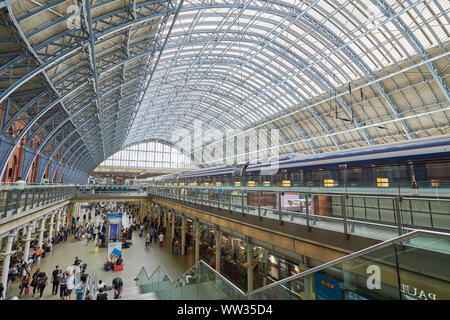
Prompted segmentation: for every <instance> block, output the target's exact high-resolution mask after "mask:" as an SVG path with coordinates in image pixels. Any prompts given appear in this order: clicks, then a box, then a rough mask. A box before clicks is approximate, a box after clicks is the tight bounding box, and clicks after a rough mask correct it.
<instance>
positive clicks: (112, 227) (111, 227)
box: [109, 224, 119, 240]
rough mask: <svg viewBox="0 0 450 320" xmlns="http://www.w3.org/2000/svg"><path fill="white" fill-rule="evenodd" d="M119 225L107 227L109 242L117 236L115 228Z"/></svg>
mask: <svg viewBox="0 0 450 320" xmlns="http://www.w3.org/2000/svg"><path fill="white" fill-rule="evenodd" d="M118 226H119V225H118V224H112V225H110V227H109V240H112V239H113V238H114V236H115V235H117V227H118Z"/></svg>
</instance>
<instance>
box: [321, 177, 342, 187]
mask: <svg viewBox="0 0 450 320" xmlns="http://www.w3.org/2000/svg"><path fill="white" fill-rule="evenodd" d="M338 185H339V183H338V181H335V180H333V179H325V180H323V186H324V187H337V186H338Z"/></svg>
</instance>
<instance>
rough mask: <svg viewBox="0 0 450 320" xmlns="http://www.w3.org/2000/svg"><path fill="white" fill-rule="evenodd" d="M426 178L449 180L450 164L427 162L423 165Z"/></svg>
mask: <svg viewBox="0 0 450 320" xmlns="http://www.w3.org/2000/svg"><path fill="white" fill-rule="evenodd" d="M425 167H426V175H427V178H428V179H429V180H430V181H431V180H441V181H447V182H448V181H450V165H449V164H447V163H436V162H435V163H433V162H431V163H430V162H429V163H427V164H426V165H425Z"/></svg>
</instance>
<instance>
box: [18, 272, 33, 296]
mask: <svg viewBox="0 0 450 320" xmlns="http://www.w3.org/2000/svg"><path fill="white" fill-rule="evenodd" d="M30 278H31V277H30V274H29V273H28V272H26V274H25V275H24V276H23V277H22V280H21V281H20V286H19V288H20V292H19V298H20V297H21V296H22V292H23V289H25V294H28V286H29V284H30Z"/></svg>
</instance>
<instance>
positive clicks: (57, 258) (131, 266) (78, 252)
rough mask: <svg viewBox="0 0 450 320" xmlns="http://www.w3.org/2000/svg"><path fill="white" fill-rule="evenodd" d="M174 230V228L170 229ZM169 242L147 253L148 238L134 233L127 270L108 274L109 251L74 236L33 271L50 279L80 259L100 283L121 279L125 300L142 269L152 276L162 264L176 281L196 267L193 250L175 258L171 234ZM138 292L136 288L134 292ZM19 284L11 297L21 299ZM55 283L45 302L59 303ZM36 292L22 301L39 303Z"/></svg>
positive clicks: (126, 252) (126, 254)
mask: <svg viewBox="0 0 450 320" xmlns="http://www.w3.org/2000/svg"><path fill="white" fill-rule="evenodd" d="M123 224H124V226H128V218H125V217H124V218H123ZM168 229H169V230H170V228H168ZM167 238H168V240H166V241H165V243H164V245H163V247H162V248H160V247H159V244H158V245H156V244H155V243H153V244H152V246H151V248H150V249H145V247H144V242H145V238H144V237H142V238H139V234H138V232H134V233H133V238H132V240H131V241H132V243H133V245H132V246H131V247H130V248H128V249H123V250H122V258H123V260H124V270H123V271H118V272H107V271H105V270H104V269H103V264H104V263H105V262H106V258H107V257H106V256H107V248H100V249H99V252H98V254H95V253H94V247H95V244H94V243H95V242H93V241H91V242H90V243H89V245H87V241H86V240H83V241H75V240H74V237H73V236H72V235H71V236H69V239H68V241H67V243H65V244H64V243H60V244H57V245H54V246H53V250H52V252H50V253H47V255H46V257H45V258H44V259H42V260H41V261H39V262H38V263H37V264H36V265H35V266H34V267H33V269H32V273H33V272H34V271H35V269H36V268H38V267H39V268H41V271H45V272H46V274H47V276H48V277H49V279H50V278H51V273H52V271H53V270H54V269H55V266H56V265H57V264H58V265H59V266H60V268H62V269H63V270H65V269H67V268H68V267H69V266H70V265H72V264H73V262H74V258H75V256H78V257H79V258H80V259H81V260H82V262H83V263H87V270H86V272H87V273H88V274H89V275H90V276H93V275H94V274H95V275H96V276H97V279H101V280H103V282H106V283H107V285H111V282H112V279H114V278H115V277H117V276H119V277H121V278H122V280H123V282H124V291H123V298H125V299H126V297H127V287H134V286H135V282H134V281H133V279H134V278H135V277H136V275H137V274H138V272H139V271H140V270H141V268H142V267H145V269H146V271H147V273H148V274H149V275H150V274H151V273H152V272H153V271H154V270H155V269H156V268H157V267H158V266H159V265H160V264H162V265H163V266H164V268H165V269H166V270H167V272H168V273H169V276H170V277H171V278H172V279H176V278H178V277H179V276H180V275H181V274H182V273H183V272H184V271H186V270H187V269H189V268H190V267H191V266H192V265H194V254H193V251H192V248H189V249H188V250H187V254H186V255H185V256H179V255H173V254H172V253H171V241H170V239H171V238H170V234H168V237H167ZM133 289H134V288H133ZM19 291H20V290H19V280H16V282H15V283H13V284H12V286H11V287H10V288H9V289H8V291H7V297H11V296H17V295H18V294H19ZM51 291H52V287H51V283H49V284H48V285H47V287H46V288H45V291H44V294H43V297H42V299H43V300H44V299H45V300H47V299H49V300H55V299H59V292H58V296H52V294H51V293H52V292H51ZM131 292H133V295H134V294H135V292H136V291H135V290H130V293H131ZM31 293H32V288H31V287H30V293H29V294H28V295H27V296H22V298H21V299H24V300H28V299H39V297H38V294H36V297H34V298H33V297H32V295H31ZM71 298H72V299H75V295H74V294H72V297H71ZM108 298H112V292H111V291H110V292H109V293H108Z"/></svg>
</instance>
